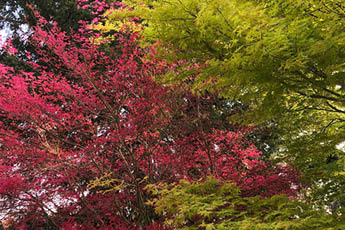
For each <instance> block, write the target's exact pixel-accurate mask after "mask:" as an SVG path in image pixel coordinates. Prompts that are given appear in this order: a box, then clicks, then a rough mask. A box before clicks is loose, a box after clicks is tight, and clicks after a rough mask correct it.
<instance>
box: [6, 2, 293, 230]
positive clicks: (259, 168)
mask: <svg viewBox="0 0 345 230" xmlns="http://www.w3.org/2000/svg"><path fill="white" fill-rule="evenodd" d="M83 2H86V1H80V3H81V7H82V8H87V7H92V8H95V7H96V8H97V9H96V11H95V12H98V13H99V12H101V11H103V10H104V9H105V8H107V7H112V6H109V5H103V3H102V2H100V1H93V3H92V5H87V4H82V3H83ZM36 16H37V17H38V18H39V19H41V17H40V16H39V14H36ZM39 23H41V24H39V25H37V26H36V27H35V28H33V36H32V40H31V41H30V42H32V44H33V45H35V47H36V48H37V53H38V55H39V57H36V59H32V60H31V61H28V62H27V63H28V64H29V65H31V67H32V70H33V71H32V72H24V71H14V70H13V69H11V68H9V67H6V66H3V65H1V64H0V81H1V85H0V122H1V123H0V124H1V126H0V143H1V146H0V149H1V151H0V211H1V210H3V211H6V212H8V213H9V215H11V216H12V217H14V219H15V225H16V226H17V228H18V229H48V228H47V226H50V228H49V229H65V230H74V229H88V230H92V229H103V230H106V229H107V230H110V229H123V230H125V229H143V227H145V226H146V229H147V230H158V229H165V228H164V226H162V225H161V224H160V221H161V219H160V217H159V216H157V215H156V214H154V212H153V210H152V208H151V207H148V206H147V205H146V204H145V202H146V201H147V200H148V199H150V197H149V195H148V194H146V193H145V191H144V189H143V188H144V187H145V185H147V184H149V183H158V182H175V181H177V180H179V179H181V178H184V179H188V180H194V179H200V178H205V177H207V176H208V175H211V174H213V175H214V176H215V177H217V178H219V179H223V180H231V181H234V182H235V183H237V184H238V185H239V186H240V187H241V189H242V191H243V196H254V195H262V196H272V195H274V194H282V193H284V194H288V195H294V194H295V192H296V190H295V189H293V185H297V184H298V181H297V177H298V176H297V173H296V172H295V171H293V170H291V169H289V167H287V166H274V165H271V164H270V163H268V162H265V161H263V160H262V159H261V154H262V153H261V152H260V151H258V150H257V149H256V148H255V146H253V145H252V144H251V143H250V142H249V141H248V140H247V139H246V138H245V136H246V135H247V134H248V133H250V132H251V128H248V127H243V126H238V125H235V124H230V123H229V122H226V120H224V119H221V118H213V117H214V115H215V114H216V113H217V111H216V109H215V108H214V107H213V105H214V104H216V103H217V101H218V100H219V99H218V98H217V95H213V94H207V93H205V94H203V95H202V96H195V95H193V94H191V93H190V92H188V90H186V89H184V88H183V87H180V86H175V87H166V86H162V85H160V84H157V83H156V82H154V81H153V79H152V76H154V75H155V73H157V72H159V71H164V70H163V68H162V66H168V65H167V64H164V63H161V62H157V60H154V59H152V60H147V61H143V58H142V57H143V56H144V54H145V52H151V53H152V55H154V51H153V50H149V49H145V50H143V49H142V48H140V47H139V45H138V39H140V38H139V37H138V35H137V34H136V33H124V32H122V33H117V34H115V35H116V39H117V43H118V44H117V45H116V46H114V47H112V48H111V49H110V50H103V48H102V47H101V46H97V45H95V44H93V43H92V42H91V41H92V39H89V37H90V33H89V31H87V30H85V31H84V32H85V33H78V34H74V35H73V36H72V38H70V37H68V36H67V35H66V34H65V33H64V32H62V31H60V29H59V28H58V26H57V25H56V23H51V24H50V27H51V29H50V30H49V31H46V30H44V29H43V28H44V27H43V26H42V25H46V24H48V23H49V22H47V21H45V20H43V19H41V20H39ZM85 34H86V35H85ZM8 45H9V47H10V44H8ZM12 51H13V52H14V50H13V49H12ZM8 52H11V48H8ZM28 57H30V56H28ZM107 173H110V174H109V175H110V177H111V179H113V181H112V182H111V184H110V185H109V186H111V187H115V186H120V189H117V190H112V191H110V192H107V193H103V192H102V191H105V190H106V189H109V188H108V187H102V186H98V187H96V188H92V189H90V188H89V187H88V185H89V184H90V182H91V181H92V180H95V179H96V178H100V177H102V176H104V175H105V174H107Z"/></svg>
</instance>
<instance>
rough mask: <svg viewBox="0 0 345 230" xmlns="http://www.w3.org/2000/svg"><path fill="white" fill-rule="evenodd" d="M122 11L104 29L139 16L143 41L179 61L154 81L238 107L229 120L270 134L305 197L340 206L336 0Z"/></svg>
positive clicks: (340, 23)
mask: <svg viewBox="0 0 345 230" xmlns="http://www.w3.org/2000/svg"><path fill="white" fill-rule="evenodd" d="M124 3H126V6H124V7H123V8H122V9H121V10H114V11H112V12H111V15H110V16H109V20H108V27H111V26H112V27H113V28H116V27H117V26H119V25H121V24H123V23H124V24H129V23H131V20H132V18H133V17H134V18H140V21H141V22H142V25H144V26H143V30H144V31H143V35H144V40H143V43H145V44H147V45H150V44H156V46H157V47H158V50H159V52H158V55H159V56H160V57H161V58H163V59H164V60H165V61H168V62H175V63H179V65H178V66H177V67H176V69H175V70H176V71H171V72H169V73H168V74H164V76H161V77H160V78H161V79H162V80H163V82H166V83H167V82H176V81H183V80H187V81H189V82H192V83H193V88H194V89H197V90H200V89H203V90H206V91H214V90H216V91H218V92H220V94H221V95H222V96H224V97H227V98H229V99H230V100H232V101H241V102H242V103H244V104H246V105H248V106H249V109H248V110H246V112H245V116H243V115H242V114H234V115H233V116H231V118H230V119H231V120H237V121H240V122H244V123H252V122H253V123H255V124H259V123H261V122H265V123H266V124H268V125H269V126H272V127H275V128H276V132H277V135H278V136H279V142H277V143H278V144H279V147H278V148H277V150H278V151H276V152H275V159H277V158H281V159H284V160H285V161H288V162H294V165H295V166H296V167H298V168H299V170H301V171H302V172H303V180H304V182H305V183H308V184H309V186H310V187H311V188H313V191H315V189H316V190H319V189H321V190H322V191H318V192H317V193H315V194H314V195H315V197H314V198H317V200H318V201H319V202H321V203H322V204H321V206H323V205H324V202H325V201H326V200H327V201H326V204H327V203H329V202H340V203H342V204H344V196H343V194H341V193H339V192H338V191H340V190H343V189H344V183H343V180H344V178H343V176H341V174H342V171H343V169H344V154H343V151H341V150H340V149H339V148H340V147H339V144H341V143H342V142H343V141H344V113H345V109H344V108H345V105H344V97H345V94H344V63H345V62H344V61H345V59H344V57H345V56H344V50H345V49H344V48H345V47H344V36H345V33H344V15H345V14H344V9H345V2H344V1H343V0H334V1H333V0H332V1H328V0H327V1H326V0H308V1H305V0H303V1H290V0H288V1H286V0H282V1H280V0H278V1H277V0H272V1H271V0H250V1H238V0H230V1H222V0H178V1H177V0H167V1H124ZM128 19H130V20H128ZM100 28H102V25H100ZM195 66H198V68H194V67H195ZM308 194H311V193H308ZM326 194H327V195H326ZM330 194H332V195H330ZM325 196H326V197H327V198H326V199H325Z"/></svg>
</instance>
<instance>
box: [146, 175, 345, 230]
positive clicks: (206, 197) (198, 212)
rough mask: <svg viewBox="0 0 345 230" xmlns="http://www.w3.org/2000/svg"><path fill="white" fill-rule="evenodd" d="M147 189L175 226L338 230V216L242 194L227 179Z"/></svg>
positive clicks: (296, 203)
mask: <svg viewBox="0 0 345 230" xmlns="http://www.w3.org/2000/svg"><path fill="white" fill-rule="evenodd" d="M147 189H148V190H149V191H151V192H152V193H153V194H155V195H157V198H155V199H153V202H152V203H150V204H152V205H154V206H155V210H156V212H157V213H159V214H161V215H163V216H165V218H166V219H167V221H166V223H167V225H170V226H177V227H178V229H190V230H192V229H206V230H214V229H219V230H253V229H260V230H278V229H279V230H285V229H286V230H287V229H291V230H292V229H293V230H308V229H319V230H325V229H328V230H331V229H332V230H336V229H338V230H340V229H344V227H345V223H344V220H343V218H342V217H337V216H330V215H325V213H324V212H323V211H320V210H319V211H316V210H315V209H313V208H311V206H308V205H306V204H305V203H302V202H299V201H297V200H289V199H288V198H287V197H286V196H282V195H280V196H273V197H271V198H264V199H262V198H260V197H259V196H255V197H245V198H244V197H242V196H241V190H240V189H239V188H238V187H236V186H234V185H233V184H232V183H231V182H226V183H224V182H221V181H219V180H215V179H212V178H209V179H208V180H206V181H204V182H194V183H190V182H188V181H180V183H179V184H178V185H175V186H171V185H167V184H159V185H155V186H148V187H147Z"/></svg>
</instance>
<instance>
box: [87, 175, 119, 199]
mask: <svg viewBox="0 0 345 230" xmlns="http://www.w3.org/2000/svg"><path fill="white" fill-rule="evenodd" d="M88 188H89V189H90V190H92V189H96V190H97V191H99V192H101V193H103V194H106V193H108V192H117V191H119V190H121V189H123V188H124V182H123V181H120V180H118V179H115V178H113V177H112V173H107V174H105V175H104V176H102V177H100V178H97V179H95V180H92V181H90V183H89V185H88Z"/></svg>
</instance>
